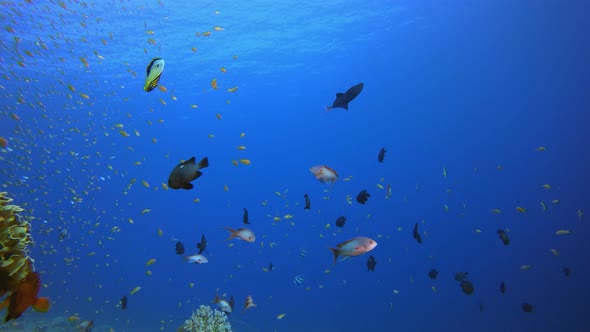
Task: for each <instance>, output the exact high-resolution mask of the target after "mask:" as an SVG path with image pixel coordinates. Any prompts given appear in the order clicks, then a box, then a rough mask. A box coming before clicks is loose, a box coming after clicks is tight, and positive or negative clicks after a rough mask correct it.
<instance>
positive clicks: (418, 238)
mask: <svg viewBox="0 0 590 332" xmlns="http://www.w3.org/2000/svg"><path fill="white" fill-rule="evenodd" d="M414 239H416V241H418V243H422V236H421V235H420V232H418V223H416V225H414Z"/></svg>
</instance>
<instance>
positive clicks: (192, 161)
mask: <svg viewBox="0 0 590 332" xmlns="http://www.w3.org/2000/svg"><path fill="white" fill-rule="evenodd" d="M196 161H197V160H196V159H195V157H194V156H193V157H192V158H191V159H189V160H187V161H185V162H184V163H182V164H183V165H189V164H190V165H194V164H195V162H196Z"/></svg>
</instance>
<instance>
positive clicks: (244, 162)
mask: <svg viewBox="0 0 590 332" xmlns="http://www.w3.org/2000/svg"><path fill="white" fill-rule="evenodd" d="M240 163H242V164H244V165H250V164H251V162H250V160H248V159H240Z"/></svg>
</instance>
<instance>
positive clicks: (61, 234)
mask: <svg viewBox="0 0 590 332" xmlns="http://www.w3.org/2000/svg"><path fill="white" fill-rule="evenodd" d="M69 237H70V233H68V229H67V228H64V229H62V230H61V232H59V241H63V240H64V239H67V238H69Z"/></svg>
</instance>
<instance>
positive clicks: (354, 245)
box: [329, 237, 377, 266]
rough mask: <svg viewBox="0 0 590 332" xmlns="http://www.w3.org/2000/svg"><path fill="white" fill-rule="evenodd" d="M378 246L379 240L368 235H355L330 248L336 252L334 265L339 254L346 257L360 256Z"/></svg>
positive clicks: (333, 252)
mask: <svg viewBox="0 0 590 332" xmlns="http://www.w3.org/2000/svg"><path fill="white" fill-rule="evenodd" d="M376 246H377V242H375V240H372V239H370V238H368V237H354V238H352V239H350V240H348V241H344V242H342V243H339V244H338V245H336V247H337V248H329V249H330V250H331V251H332V254H334V264H332V266H334V265H336V259H338V257H339V256H342V257H344V258H347V257H353V256H360V255H362V254H364V253H367V252H369V251H371V250H373V249H375V247H376Z"/></svg>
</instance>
